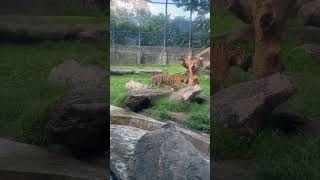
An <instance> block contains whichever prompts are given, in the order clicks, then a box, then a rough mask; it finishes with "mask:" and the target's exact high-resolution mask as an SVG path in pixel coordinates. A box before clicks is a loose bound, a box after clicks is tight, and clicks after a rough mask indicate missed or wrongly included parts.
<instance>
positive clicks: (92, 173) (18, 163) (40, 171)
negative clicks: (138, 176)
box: [0, 138, 107, 180]
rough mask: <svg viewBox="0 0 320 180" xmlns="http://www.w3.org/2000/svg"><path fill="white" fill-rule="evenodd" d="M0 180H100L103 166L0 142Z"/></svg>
mask: <svg viewBox="0 0 320 180" xmlns="http://www.w3.org/2000/svg"><path fill="white" fill-rule="evenodd" d="M0 147H1V148H0V179H8V180H9V179H10V180H11V179H15V180H18V179H23V180H43V179H46V180H54V179H55V180H57V179H64V180H78V179H79V180H80V179H82V180H104V179H106V178H105V177H106V176H107V173H106V170H105V166H104V165H100V164H96V163H88V162H86V161H84V160H79V159H75V158H72V157H68V156H65V155H62V154H57V153H54V152H50V151H48V149H46V148H43V147H39V146H34V145H30V144H24V143H19V142H14V141H10V140H6V139H2V138H0Z"/></svg>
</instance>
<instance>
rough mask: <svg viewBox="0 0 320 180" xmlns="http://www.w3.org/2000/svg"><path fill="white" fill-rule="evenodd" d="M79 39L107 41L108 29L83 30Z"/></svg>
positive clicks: (79, 34)
mask: <svg viewBox="0 0 320 180" xmlns="http://www.w3.org/2000/svg"><path fill="white" fill-rule="evenodd" d="M78 38H79V39H81V40H100V41H105V40H106V39H107V30H106V29H98V28H97V29H89V30H83V31H81V32H79V33H78Z"/></svg>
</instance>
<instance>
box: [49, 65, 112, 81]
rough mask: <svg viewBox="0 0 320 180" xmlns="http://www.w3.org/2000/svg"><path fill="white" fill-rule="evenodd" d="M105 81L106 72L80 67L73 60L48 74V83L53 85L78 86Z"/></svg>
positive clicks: (90, 66) (96, 68)
mask: <svg viewBox="0 0 320 180" xmlns="http://www.w3.org/2000/svg"><path fill="white" fill-rule="evenodd" d="M106 79H107V71H106V70H103V69H100V68H98V67H95V66H92V65H81V64H79V63H78V62H77V61H74V60H66V61H64V62H63V63H62V64H59V65H58V66H56V67H54V68H53V69H52V70H51V72H50V74H49V78H48V80H49V82H50V83H51V84H54V85H60V86H61V85H66V84H68V85H71V86H78V85H81V84H86V83H101V82H105V81H106Z"/></svg>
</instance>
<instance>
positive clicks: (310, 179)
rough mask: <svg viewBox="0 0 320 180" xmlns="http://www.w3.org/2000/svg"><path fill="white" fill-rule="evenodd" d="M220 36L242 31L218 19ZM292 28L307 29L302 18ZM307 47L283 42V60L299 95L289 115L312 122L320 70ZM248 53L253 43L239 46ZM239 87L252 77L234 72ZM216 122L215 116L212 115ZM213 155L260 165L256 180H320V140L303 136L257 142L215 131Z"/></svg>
mask: <svg viewBox="0 0 320 180" xmlns="http://www.w3.org/2000/svg"><path fill="white" fill-rule="evenodd" d="M215 18H216V19H215V22H216V24H214V25H213V28H214V27H216V29H217V32H227V31H232V30H236V29H238V27H237V26H238V25H235V26H233V24H234V22H235V19H234V17H232V16H230V14H219V15H217V16H216V17H215ZM236 24H237V23H236ZM288 25H289V26H291V27H294V26H301V25H303V21H302V20H301V19H299V18H293V19H289V22H288ZM302 44H304V43H303V42H300V41H298V40H295V39H294V37H286V38H285V39H284V40H283V42H282V51H281V60H282V62H283V63H284V64H285V66H286V74H287V75H289V76H290V77H291V78H292V80H293V81H294V83H295V84H296V87H297V93H296V94H295V95H294V96H293V97H292V98H291V99H290V101H289V111H290V112H292V113H295V114H298V115H300V116H304V117H307V118H309V119H312V120H317V119H319V118H320V112H319V107H320V81H319V77H320V66H319V62H317V59H314V58H312V57H310V55H308V54H307V53H306V52H305V51H304V50H303V49H299V48H296V47H297V46H301V45H302ZM235 46H240V47H242V48H243V49H245V50H246V51H247V52H254V45H253V43H250V44H237V45H235ZM233 77H234V79H235V83H239V82H242V81H246V80H249V79H252V76H251V75H249V74H241V73H239V72H234V73H233ZM211 116H212V118H213V119H214V114H211ZM211 132H212V133H211V135H212V136H211V137H212V139H213V146H212V152H213V154H214V157H215V159H233V158H242V159H247V158H249V159H252V158H253V159H255V160H256V162H257V165H258V166H257V171H256V173H255V174H256V175H255V176H254V177H252V179H255V180H267V179H275V180H298V179H299V180H300V179H301V180H317V179H319V178H320V173H319V172H320V163H319V162H320V156H319V150H320V149H319V147H320V138H319V137H305V136H302V135H300V134H297V135H294V136H289V135H286V134H284V133H283V132H280V131H277V130H273V129H265V130H263V131H261V132H260V133H259V135H258V136H257V137H255V138H246V137H239V135H236V134H234V133H233V132H232V131H229V130H225V129H220V128H216V127H214V125H213V127H211Z"/></svg>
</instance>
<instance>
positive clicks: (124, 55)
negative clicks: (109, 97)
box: [110, 45, 204, 65]
mask: <svg viewBox="0 0 320 180" xmlns="http://www.w3.org/2000/svg"><path fill="white" fill-rule="evenodd" d="M202 50H204V48H195V49H193V54H197V53H199V52H200V51H202ZM188 52H189V49H188V48H177V47H167V48H166V50H164V49H163V47H160V46H141V47H140V48H139V47H138V46H121V45H117V46H115V47H111V49H110V64H111V65H135V64H143V65H174V64H180V63H181V61H179V60H178V59H179V58H180V57H181V56H183V55H186V56H187V55H188Z"/></svg>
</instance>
